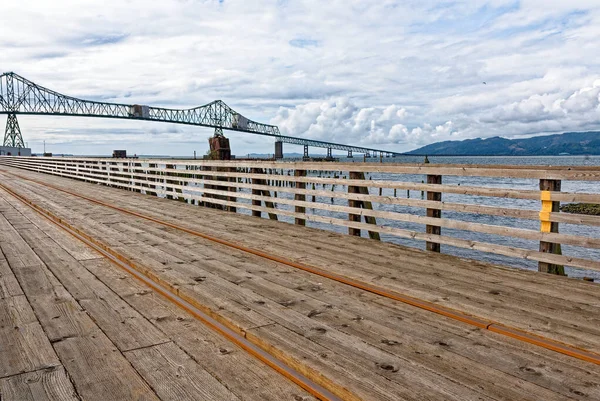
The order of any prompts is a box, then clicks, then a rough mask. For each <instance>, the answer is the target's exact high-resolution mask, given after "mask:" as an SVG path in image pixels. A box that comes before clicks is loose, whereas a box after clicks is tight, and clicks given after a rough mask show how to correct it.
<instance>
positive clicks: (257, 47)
mask: <svg viewBox="0 0 600 401" xmlns="http://www.w3.org/2000/svg"><path fill="white" fill-rule="evenodd" d="M599 54H600V1H598V0H568V1H566V0H524V1H505V0H491V1H479V0H473V1H429V0H417V1H413V0H405V1H391V0H379V1H370V0H344V1H338V0H331V1H318V0H305V1H295V0H278V1H277V0H274V1H241V0H220V1H217V0H215V1H209V0H205V1H200V0H162V1H148V0H144V1H138V0H129V1H123V0H119V1H113V0H88V1H73V0H55V1H46V0H43V1H28V0H22V1H9V2H4V3H3V5H2V14H1V15H0V71H3V72H5V71H14V72H16V73H18V74H20V75H22V76H24V77H26V78H28V79H30V80H32V81H34V82H36V83H38V84H40V85H43V86H46V87H48V88H51V89H54V90H56V91H59V92H62V93H65V94H68V95H72V96H77V97H82V98H85V99H90V100H101V101H102V100H104V101H109V102H122V103H127V104H133V103H138V104H149V105H153V106H166V107H172V108H187V107H193V106H197V105H201V104H206V103H208V102H210V101H212V100H215V99H221V100H223V101H225V102H226V103H227V104H229V105H230V106H231V107H233V108H234V109H235V110H237V111H238V112H240V113H241V114H244V115H245V116H247V117H249V118H251V119H254V120H257V121H261V122H266V123H272V124H277V125H278V126H279V127H280V129H281V131H282V133H284V134H287V135H293V136H299V137H306V138H312V139H323V140H328V141H332V142H341V143H349V144H356V145H363V146H372V147H376V148H382V149H389V150H394V151H406V150H411V149H414V148H416V147H420V146H423V145H426V144H428V143H432V142H437V141H441V140H448V139H455V140H459V139H466V138H474V137H490V136H496V135H500V136H504V137H509V138H512V137H523V136H532V135H539V134H545V133H560V132H564V131H574V130H593V129H596V130H598V129H600V98H599V97H600V56H599ZM4 121H5V117H4V116H2V117H0V124H2V126H3V125H4ZM19 121H20V124H21V129H22V131H23V136H24V140H25V141H26V142H28V144H29V146H31V147H33V150H34V151H38V152H39V151H41V150H42V143H43V141H44V140H45V141H46V147H47V149H48V150H49V151H53V152H55V153H63V152H64V153H76V154H107V153H110V152H111V151H112V149H118V148H125V149H127V150H128V152H129V153H137V154H170V155H190V154H192V152H193V151H194V150H196V151H197V152H198V153H199V154H202V153H205V152H206V150H207V147H208V144H207V138H208V137H209V136H210V135H212V132H211V130H209V129H205V128H195V127H188V126H177V125H172V124H164V123H147V122H130V121H122V120H105V119H92V118H87V119H85V118H70V117H31V116H22V117H20V119H19ZM227 135H228V136H229V137H230V138H231V140H232V150H233V153H235V154H238V155H242V154H246V153H249V152H262V153H267V152H273V150H272V149H273V146H272V140H270V139H267V138H262V137H258V136H253V135H250V134H238V133H231V132H230V133H228V134H227ZM285 146H286V148H285V150H286V151H296V152H301V151H302V149H301V148H300V147H297V146H296V147H294V146H292V145H285Z"/></svg>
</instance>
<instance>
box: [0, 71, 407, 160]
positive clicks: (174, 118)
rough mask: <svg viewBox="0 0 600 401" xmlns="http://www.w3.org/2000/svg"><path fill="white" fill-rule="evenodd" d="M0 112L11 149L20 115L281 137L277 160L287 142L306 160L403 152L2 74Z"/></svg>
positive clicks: (217, 108)
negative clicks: (82, 94)
mask: <svg viewBox="0 0 600 401" xmlns="http://www.w3.org/2000/svg"><path fill="white" fill-rule="evenodd" d="M0 114H6V115H7V116H8V117H7V121H6V130H5V135H4V146H10V147H21V148H23V147H25V143H24V142H23V136H22V134H21V129H20V126H19V122H18V120H17V115H19V114H21V115H52V116H76V117H94V118H116V119H127V120H142V121H158V122H166V123H173V124H184V125H194V126H199V127H208V128H214V129H215V134H216V135H221V134H222V133H223V130H230V131H237V132H245V133H250V134H256V135H263V136H269V137H272V138H275V157H276V158H282V157H283V147H282V145H283V143H290V144H296V145H304V154H305V156H308V147H309V146H312V147H319V148H326V149H327V155H328V156H329V157H331V151H332V149H337V150H343V151H347V152H348V156H350V157H351V156H352V154H353V152H354V153H364V154H365V155H366V156H368V157H370V156H371V155H376V154H377V153H379V155H380V156H382V155H386V156H395V155H396V154H397V153H395V152H391V151H386V150H382V149H372V148H367V147H361V146H353V145H344V144H339V143H333V142H324V141H317V140H308V139H303V138H298V137H292V136H285V135H281V134H280V132H279V128H278V127H277V126H275V125H269V124H262V123H259V122H256V121H253V120H250V119H248V118H246V117H245V116H243V115H241V114H240V113H238V112H236V111H235V110H233V109H232V108H231V107H229V106H228V105H227V104H225V103H224V102H223V101H221V100H215V101H213V102H211V103H208V104H205V105H204V106H199V107H195V108H192V109H187V110H180V109H167V108H162V107H151V106H145V105H137V104H134V105H129V104H118V103H107V102H97V101H91V100H83V99H78V98H75V97H72V96H67V95H63V94H61V93H58V92H56V91H53V90H50V89H47V88H45V87H43V86H40V85H38V84H36V83H34V82H32V81H30V80H28V79H26V78H23V77H22V76H20V75H18V74H15V73H13V72H8V73H4V74H2V75H0Z"/></svg>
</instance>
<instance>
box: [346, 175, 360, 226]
mask: <svg viewBox="0 0 600 401" xmlns="http://www.w3.org/2000/svg"><path fill="white" fill-rule="evenodd" d="M348 178H350V179H351V180H358V179H360V178H361V173H357V172H355V171H350V172H348ZM348 193H349V194H357V193H359V189H358V187H357V186H355V185H348ZM348 206H349V207H356V208H360V201H358V200H355V199H348ZM348 220H349V221H353V222H354V221H355V222H359V223H360V214H353V213H349V214H348ZM348 235H354V236H356V237H360V228H354V227H348Z"/></svg>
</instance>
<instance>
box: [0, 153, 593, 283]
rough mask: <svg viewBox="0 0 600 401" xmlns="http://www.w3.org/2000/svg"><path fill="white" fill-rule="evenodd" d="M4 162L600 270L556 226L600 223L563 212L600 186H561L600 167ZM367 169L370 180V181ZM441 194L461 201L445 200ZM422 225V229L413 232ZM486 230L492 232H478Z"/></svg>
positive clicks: (356, 229)
mask: <svg viewBox="0 0 600 401" xmlns="http://www.w3.org/2000/svg"><path fill="white" fill-rule="evenodd" d="M0 165H7V166H12V167H17V168H21V169H26V170H30V171H36V172H41V173H48V174H54V175H58V176H62V177H67V178H74V179H79V180H84V181H88V182H94V183H100V184H105V185H110V186H114V187H119V188H123V189H128V190H133V191H137V192H144V193H148V194H153V195H157V196H162V197H168V198H173V199H179V200H182V201H186V202H190V203H193V204H198V205H204V206H210V207H219V208H222V209H225V210H230V211H237V212H240V211H241V210H246V211H247V212H248V213H251V214H252V215H254V216H261V215H262V214H263V213H264V214H266V215H268V216H269V218H272V219H277V216H280V217H282V218H284V217H285V218H288V219H293V221H294V222H295V223H296V224H303V225H304V224H306V222H307V221H309V222H314V223H318V224H321V226H320V227H322V225H323V224H324V225H333V226H338V227H343V228H344V229H346V228H347V229H348V233H349V234H351V235H361V232H363V231H364V232H368V233H369V236H370V237H371V238H380V236H379V234H386V235H391V236H394V237H400V238H405V239H410V240H420V241H424V242H425V243H426V245H427V246H426V248H427V249H428V250H432V251H440V249H441V248H440V245H445V246H452V247H457V248H464V249H468V250H474V251H482V252H486V253H492V254H497V255H503V256H507V257H511V258H521V259H526V260H534V261H537V262H538V268H539V270H541V271H550V272H554V273H561V272H562V269H563V266H570V267H575V268H581V269H587V270H596V271H600V260H598V258H597V257H595V253H594V252H596V251H595V250H598V249H600V236H594V235H591V234H589V232H587V231H586V232H584V234H581V233H580V234H567V233H559V230H558V223H563V224H564V223H566V224H570V225H576V226H589V227H590V229H591V230H594V229H595V227H600V216H591V215H583V214H571V213H564V212H560V211H559V208H558V207H559V204H560V202H584V203H596V204H600V194H598V193H587V192H586V193H580V192H562V191H560V189H561V183H562V182H569V181H573V182H580V181H590V182H592V183H598V182H600V167H583V166H577V167H560V166H549V167H545V166H504V165H503V166H491V165H485V166H483V165H479V166H478V165H439V164H431V165H427V164H421V165H409V164H392V163H327V162H321V163H317V162H270V161H266V162H261V161H227V162H225V161H204V160H186V161H181V160H159V159H145V160H141V159H106V158H42V157H31V158H28V157H1V158H0ZM366 174H367V175H368V174H370V175H371V177H369V179H367V176H366ZM322 175H329V176H328V177H324V176H322ZM444 176H453V177H467V178H469V177H487V178H488V179H487V180H486V181H485V185H486V186H481V185H479V186H476V185H459V184H455V185H451V184H442V179H443V178H442V177H444ZM419 178H422V180H421V182H418V179H419ZM504 179H526V180H539V188H540V189H539V190H536V189H515V188H504V187H497V185H506V182H505V180H504ZM497 181H501V182H497ZM532 185H533V184H532ZM319 186H320V187H321V188H318V187H319ZM327 186H329V189H327ZM384 189H385V190H386V191H388V192H391V191H393V195H392V194H391V193H389V194H386V195H383V193H382V191H383V190H384ZM398 190H401V191H407V197H402V196H396V195H397V191H398ZM410 191H416V192H417V196H418V194H419V193H420V195H421V196H420V197H421V199H414V198H410V197H409V195H410ZM443 194H450V195H452V196H453V197H454V198H453V199H452V201H446V200H443V199H442V195H443ZM482 198H487V199H490V198H492V199H493V198H505V199H510V200H514V202H517V203H519V204H518V205H517V206H520V207H506V206H494V205H490V204H487V205H486V204H482V202H481V199H482ZM465 199H466V201H465ZM336 202H337V203H336ZM522 202H526V203H527V206H528V207H523V204H521V203H522ZM373 204H375V205H376V206H373ZM407 208H408V209H407ZM419 211H420V212H419ZM442 213H454V214H456V213H459V214H464V215H465V216H467V215H471V216H473V215H475V216H476V215H485V216H492V217H493V218H494V216H495V217H498V218H509V219H514V220H515V221H517V222H518V221H529V222H530V223H531V222H532V221H539V222H540V223H539V224H540V226H539V229H531V228H524V227H521V226H520V224H518V223H517V224H511V225H506V224H502V222H501V221H500V219H497V220H492V221H491V223H490V222H486V223H481V222H477V221H473V219H471V220H469V219H468V218H466V219H462V218H460V219H458V218H452V217H450V218H449V217H446V216H443V215H442ZM343 216H346V217H343ZM467 217H468V216H467ZM363 219H364V222H363V221H362V220H363ZM503 222H504V223H506V222H505V221H503ZM415 225H421V226H424V227H425V230H422V231H419V230H417V229H414V226H415ZM596 231H598V233H600V230H599V229H596ZM460 232H470V233H475V234H476V237H477V240H475V239H465V238H462V237H461V235H460ZM480 235H483V236H485V237H484V238H481V239H480V238H479V236H480ZM490 235H491V236H498V237H502V238H505V239H506V238H513V239H521V240H526V241H529V242H528V243H532V241H534V242H535V243H539V247H536V248H538V249H531V248H529V249H528V248H525V247H523V246H522V244H521V246H513V245H512V244H511V243H510V241H506V240H503V241H496V242H491V240H490V239H489V238H488V237H489V236H490ZM488 241H490V242H488ZM561 245H567V246H571V247H576V248H584V249H588V250H591V251H592V252H591V253H590V255H592V256H589V255H588V256H585V255H584V256H583V257H582V256H581V255H579V254H578V252H577V251H576V249H575V250H572V251H571V252H570V254H569V255H567V254H566V252H564V254H563V250H562V248H561Z"/></svg>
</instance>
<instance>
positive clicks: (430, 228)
mask: <svg viewBox="0 0 600 401" xmlns="http://www.w3.org/2000/svg"><path fill="white" fill-rule="evenodd" d="M427 183H428V184H441V183H442V176H441V175H430V174H428V175H427ZM427 200H430V201H436V202H441V201H442V193H441V192H432V191H427ZM427 217H435V218H438V219H439V218H440V217H442V211H441V210H440V209H430V208H428V209H427ZM425 229H426V231H427V234H436V235H440V234H441V232H442V229H441V227H440V226H434V225H430V224H427V226H426V227H425ZM426 249H427V250H428V251H432V252H440V244H439V243H437V242H432V241H427V244H426Z"/></svg>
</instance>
